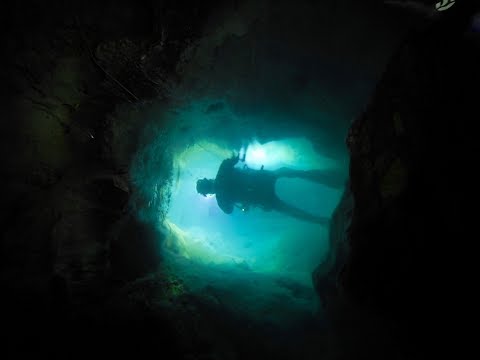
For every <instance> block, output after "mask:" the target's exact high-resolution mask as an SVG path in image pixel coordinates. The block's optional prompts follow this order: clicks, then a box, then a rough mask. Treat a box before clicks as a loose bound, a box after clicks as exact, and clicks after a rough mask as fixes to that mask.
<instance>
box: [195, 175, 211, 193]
mask: <svg viewBox="0 0 480 360" xmlns="http://www.w3.org/2000/svg"><path fill="white" fill-rule="evenodd" d="M214 184H215V180H213V179H207V178H203V179H200V180H197V192H198V193H199V194H202V195H203V196H207V194H215V186H214Z"/></svg>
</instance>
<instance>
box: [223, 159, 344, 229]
mask: <svg viewBox="0 0 480 360" xmlns="http://www.w3.org/2000/svg"><path fill="white" fill-rule="evenodd" d="M238 160H239V159H238V157H233V158H230V159H226V160H224V161H223V162H222V164H221V165H220V168H219V169H218V173H217V176H216V178H215V193H216V198H217V203H218V206H219V207H220V208H221V209H222V210H223V212H225V213H226V214H231V213H232V211H233V207H234V206H235V204H240V205H241V206H242V207H244V208H248V207H250V206H254V207H260V208H262V209H264V210H267V211H268V210H276V211H280V212H282V213H285V214H287V215H290V216H293V217H295V218H298V219H301V220H304V221H309V222H314V223H320V224H326V223H328V218H325V217H319V216H316V215H313V214H310V213H308V212H306V211H304V210H302V209H299V208H297V207H294V206H292V205H290V204H287V203H285V202H284V201H282V200H281V199H280V198H278V196H277V194H276V193H275V182H276V181H277V179H278V178H279V177H297V178H303V179H306V180H310V181H314V182H317V183H322V184H324V185H327V186H332V187H339V184H337V183H334V182H333V181H332V177H331V174H330V173H327V172H323V171H320V170H311V171H302V170H292V169H287V168H281V169H278V170H276V171H269V170H263V169H262V170H252V169H248V168H245V169H238V168H235V167H234V166H235V165H236V164H237V163H238ZM337 182H338V181H337Z"/></svg>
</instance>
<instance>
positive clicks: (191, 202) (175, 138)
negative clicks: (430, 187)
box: [131, 99, 348, 328]
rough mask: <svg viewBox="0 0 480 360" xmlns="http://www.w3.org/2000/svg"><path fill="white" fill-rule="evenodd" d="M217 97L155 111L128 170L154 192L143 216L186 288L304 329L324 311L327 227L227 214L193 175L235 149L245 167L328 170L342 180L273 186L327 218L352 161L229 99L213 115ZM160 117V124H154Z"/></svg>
mask: <svg viewBox="0 0 480 360" xmlns="http://www.w3.org/2000/svg"><path fill="white" fill-rule="evenodd" d="M212 103H213V104H214V105H215V104H219V103H220V102H218V101H217V100H215V101H212V100H210V99H208V100H204V101H198V102H195V103H190V104H188V105H187V106H183V107H178V108H175V109H161V110H158V111H157V112H155V116H152V119H153V120H151V123H152V124H153V125H152V124H151V126H147V127H146V130H145V139H146V140H145V141H144V144H143V146H141V147H140V149H139V151H138V153H137V155H136V156H135V157H134V161H133V165H132V166H131V169H132V174H131V176H132V178H133V179H134V182H135V181H136V184H137V187H138V188H139V189H141V190H142V191H141V192H142V193H144V194H145V196H146V197H147V199H146V200H147V201H146V202H145V203H146V206H144V207H140V208H139V209H138V216H139V217H143V218H148V219H150V220H152V221H154V222H155V224H156V227H157V229H158V234H159V235H158V242H159V250H158V251H159V252H161V256H162V258H163V261H162V265H161V267H162V269H163V270H161V271H168V272H169V273H170V274H171V276H172V277H174V278H175V279H177V280H178V281H179V282H180V283H181V284H182V286H184V287H185V289H188V292H189V293H192V294H197V295H200V296H203V295H205V293H208V294H210V295H211V294H214V295H213V296H214V297H215V299H217V301H219V302H221V303H222V304H224V306H225V307H226V308H227V309H229V310H231V311H234V312H235V311H240V313H242V316H244V317H246V318H249V319H252V321H255V322H259V323H261V324H267V323H268V324H272V323H274V324H276V325H277V326H279V327H280V328H282V327H289V326H292V325H293V324H297V325H298V323H299V322H302V321H304V319H305V318H306V317H311V316H314V315H315V313H316V312H317V311H318V308H319V304H318V298H317V297H316V296H315V293H314V289H313V286H312V278H311V277H312V272H313V270H314V269H315V268H316V267H317V266H318V264H319V263H321V262H322V261H323V260H324V259H326V257H327V255H328V251H329V250H330V249H329V237H328V233H329V228H328V223H324V224H316V223H312V222H309V221H305V220H302V219H297V218H294V217H290V216H288V215H286V214H283V213H280V212H278V211H275V210H270V211H266V210H263V209H261V208H258V207H252V208H249V209H247V210H245V209H244V208H242V207H237V208H235V209H234V211H233V213H231V214H226V213H224V212H223V211H222V210H221V208H220V207H219V205H218V203H217V199H216V196H215V195H207V196H202V195H201V194H199V193H197V190H196V186H195V185H196V181H197V180H199V179H203V178H215V176H216V174H217V171H218V168H219V166H220V164H221V163H222V161H223V160H224V159H226V158H229V157H231V156H232V154H238V155H240V156H241V157H243V160H244V161H239V163H238V164H237V165H235V167H236V168H239V170H240V171H244V170H245V168H248V169H253V170H261V169H263V171H275V170H277V169H279V168H289V169H293V170H321V171H325V172H329V173H332V174H335V175H334V176H335V181H336V183H335V186H332V185H331V184H322V183H318V182H311V181H308V180H305V179H301V178H279V179H277V181H276V183H275V193H276V194H277V196H278V197H279V198H280V199H282V200H283V201H285V202H287V203H290V204H292V205H294V206H296V207H299V208H301V209H302V210H304V211H307V212H309V213H312V214H315V215H316V216H319V217H323V218H327V219H329V218H330V217H331V215H332V213H333V211H334V209H335V207H336V206H337V205H338V203H339V201H340V198H341V196H342V193H343V190H344V185H345V182H346V178H347V175H346V174H347V170H348V169H347V167H346V163H345V162H342V161H339V160H338V158H337V159H336V158H334V157H332V156H330V154H329V153H328V149H325V145H324V146H322V143H321V142H320V141H318V138H315V137H312V136H311V134H309V133H308V132H307V131H304V132H303V136H302V131H298V129H296V128H295V127H293V126H292V130H291V131H290V132H291V134H292V135H291V136H289V129H288V128H284V129H282V134H281V135H279V134H278V122H277V116H276V114H270V115H269V116H265V117H264V118H263V119H262V121H261V123H259V120H258V118H257V117H249V116H244V115H238V114H235V113H234V112H233V111H232V110H231V109H230V107H229V106H228V103H226V102H225V103H226V104H224V105H222V106H218V105H215V106H217V108H218V109H216V110H215V111H214V112H212V111H209V109H211V108H212V105H211V104H212ZM222 104H223V103H222ZM279 116H280V115H279ZM159 119H161V120H159ZM157 122H161V127H155V123H157ZM219 124H221V125H219ZM259 124H260V125H259ZM155 129H160V130H158V131H157V130H155ZM276 130H277V133H276ZM269 132H271V133H272V134H273V135H272V136H269V135H268V134H269ZM259 134H262V135H263V136H262V135H259ZM312 139H314V140H312ZM315 140H316V141H315ZM156 201H157V205H156V206H155V205H154V203H155V202H156ZM239 309H241V310H239Z"/></svg>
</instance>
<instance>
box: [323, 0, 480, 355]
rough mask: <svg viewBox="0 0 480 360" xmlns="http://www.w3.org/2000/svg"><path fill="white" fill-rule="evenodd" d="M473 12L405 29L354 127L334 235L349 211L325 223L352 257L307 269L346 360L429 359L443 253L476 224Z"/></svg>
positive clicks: (445, 289)
mask: <svg viewBox="0 0 480 360" xmlns="http://www.w3.org/2000/svg"><path fill="white" fill-rule="evenodd" d="M472 13H473V12H472V8H471V7H470V8H469V6H468V5H467V4H465V7H461V6H458V7H457V8H455V9H453V8H452V12H450V13H448V14H446V15H445V17H441V18H440V19H437V20H434V21H433V22H432V23H431V24H428V25H427V26H425V27H424V28H423V29H420V30H418V31H415V32H413V33H412V34H411V36H409V37H408V38H407V40H406V41H405V42H404V44H403V45H402V46H401V48H400V49H399V51H398V52H397V53H396V54H395V55H394V56H393V57H392V59H391V61H390V63H389V65H388V67H387V69H386V71H385V73H384V74H383V77H382V79H381V81H380V82H379V83H378V85H377V87H376V90H375V92H374V94H373V96H372V98H371V101H370V103H369V105H368V106H367V107H366V109H365V111H364V112H363V113H362V114H361V115H360V116H359V117H358V118H357V119H356V120H355V121H354V123H353V124H352V127H351V129H350V133H349V136H348V138H347V144H348V146H349V149H350V155H351V163H350V190H351V193H352V197H353V203H354V206H353V212H352V215H351V225H350V227H349V228H348V232H345V231H342V232H341V233H340V234H337V233H336V225H335V224H337V223H338V221H339V219H338V216H340V217H343V216H345V215H344V214H340V215H339V214H338V212H337V215H336V217H334V218H333V227H332V235H333V238H334V239H333V240H332V241H333V243H341V241H342V239H343V238H344V237H347V240H346V241H347V242H348V255H347V257H346V258H342V259H341V260H343V261H344V262H345V263H344V264H340V265H341V268H340V266H337V267H333V268H332V272H333V273H327V274H326V275H325V276H320V275H321V268H319V269H317V273H316V274H314V275H316V276H314V280H315V281H316V287H317V292H318V293H319V294H320V295H321V296H322V297H323V298H324V299H328V297H329V296H335V297H336V298H335V299H336V300H335V301H334V302H333V304H331V306H330V308H329V309H328V307H327V312H329V316H330V320H331V321H332V324H333V326H332V328H333V329H334V331H336V332H337V334H339V335H338V338H341V339H342V341H341V344H342V345H339V348H341V349H342V350H339V351H340V353H343V354H344V355H343V356H344V357H346V358H350V357H353V358H363V356H367V354H368V357H369V358H377V357H378V358H387V357H388V358H395V356H397V357H399V358H404V357H405V358H415V359H417V358H428V357H429V356H428V352H429V351H430V345H433V343H431V342H430V339H432V338H433V339H437V340H438V338H437V336H438V335H440V334H439V331H438V328H437V324H438V323H439V322H443V321H444V319H445V318H444V316H445V317H446V318H448V316H447V315H444V314H442V313H443V311H445V310H443V309H442V308H441V306H439V304H442V305H446V304H445V299H446V298H447V297H448V293H450V292H451V291H452V287H454V284H453V283H452V282H450V281H447V280H446V279H449V278H450V277H449V275H448V274H449V273H450V271H454V270H453V269H451V266H450V258H451V257H452V256H453V255H452V254H451V253H449V252H450V249H451V247H452V244H453V243H455V244H459V245H455V246H460V247H462V246H463V245H460V244H461V243H464V242H465V241H467V240H466V239H468V235H467V234H468V231H469V229H470V228H471V227H472V223H471V221H475V220H474V219H473V216H472V214H471V213H470V212H469V210H468V209H469V207H470V204H469V200H468V199H469V198H470V196H471V193H472V192H473V191H474V190H475V189H476V185H475V184H473V183H472V180H471V174H472V172H473V170H470V169H472V167H474V166H475V165H474V164H475V163H476V161H475V157H476V156H475V151H474V149H473V146H474V144H475V142H476V140H475V136H476V132H475V131H474V130H473V128H474V124H473V122H472V115H473V116H475V115H474V114H476V112H478V111H477V110H478V109H477V106H478V105H477V104H478V99H479V93H478V84H479V81H480V68H479V67H478V64H479V63H480V46H479V45H480V43H479V38H478V33H474V32H472V31H471V30H469V24H470V22H469V21H470V16H469V15H471V14H472ZM339 209H342V206H340V207H339ZM345 221H347V220H344V222H345ZM333 250H334V251H335V250H336V251H337V254H336V255H337V256H340V254H341V253H342V247H340V248H338V247H333ZM334 280H336V282H334ZM446 281H447V282H448V285H447V283H446ZM448 298H449V297H448ZM330 303H331V302H330ZM330 303H328V304H330ZM446 306H447V305H446ZM444 330H445V331H448V330H447V329H444ZM434 341H435V340H434ZM345 349H348V350H345Z"/></svg>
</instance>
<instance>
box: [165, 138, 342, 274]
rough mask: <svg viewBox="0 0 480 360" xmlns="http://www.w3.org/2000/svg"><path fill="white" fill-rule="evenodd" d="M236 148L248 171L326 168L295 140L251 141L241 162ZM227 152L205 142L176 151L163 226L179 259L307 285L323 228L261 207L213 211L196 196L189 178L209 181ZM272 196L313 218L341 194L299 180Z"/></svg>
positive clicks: (322, 247) (208, 200)
mask: <svg viewBox="0 0 480 360" xmlns="http://www.w3.org/2000/svg"><path fill="white" fill-rule="evenodd" d="M242 151H246V159H245V163H246V164H247V166H249V167H251V168H255V169H259V168H260V167H261V166H262V165H263V166H264V167H265V169H270V170H274V169H276V168H279V167H282V166H287V167H290V168H296V169H326V168H328V167H331V166H332V165H333V163H332V161H331V160H329V159H328V158H325V157H322V156H321V155H320V154H318V153H317V152H315V151H314V150H313V147H312V145H311V143H310V142H308V141H307V140H306V139H301V138H300V139H299V138H296V139H284V140H279V141H271V142H268V143H265V144H260V143H258V142H256V141H252V142H251V143H250V144H249V145H248V147H247V148H246V149H240V151H239V154H240V157H242V155H241V154H242ZM228 154H231V151H230V150H229V149H222V148H220V147H218V146H216V145H215V144H210V143H202V144H200V145H198V146H194V147H191V148H189V149H188V150H187V151H185V152H183V153H180V154H177V158H176V161H175V163H176V167H177V170H178V171H179V172H180V173H179V174H180V175H179V179H178V182H177V185H176V187H175V188H174V189H172V199H171V204H170V209H169V212H168V215H167V221H168V222H169V224H170V225H169V227H170V229H173V230H171V231H173V232H177V233H178V234H177V236H178V237H181V241H182V244H181V245H182V249H183V250H182V254H183V255H184V256H186V257H189V258H190V259H193V260H197V261H199V262H203V263H207V264H210V263H233V264H239V263H241V264H246V265H247V266H249V267H250V268H251V269H253V270H257V271H267V272H272V271H273V272H289V273H296V274H301V275H300V276H303V277H304V278H305V279H307V281H309V279H310V272H311V271H312V270H313V268H314V267H315V266H316V265H317V264H318V262H319V260H321V259H322V257H323V256H324V254H325V252H326V251H327V246H328V245H327V243H328V242H327V229H326V227H325V226H322V225H317V224H311V223H306V222H302V221H299V220H296V219H293V218H290V217H286V216H285V215H282V214H279V213H276V212H274V211H271V212H265V211H262V210H260V209H249V210H248V211H245V209H236V210H235V211H234V213H233V214H231V215H227V214H224V213H223V212H222V211H221V210H220V208H219V207H218V205H217V202H216V198H215V196H209V197H204V196H202V195H200V194H197V193H196V189H195V183H196V181H197V180H198V179H201V178H204V177H207V178H215V176H216V172H217V170H218V167H219V165H220V164H221V162H222V160H224V159H225V158H226V157H228V156H229V155H228ZM238 166H243V164H242V163H241V162H240V163H239V165H238ZM276 191H277V194H278V196H279V197H280V198H282V199H283V200H285V201H287V202H292V203H293V204H295V205H299V206H303V207H304V209H305V210H308V211H312V212H313V213H315V214H318V215H319V216H330V215H331V213H332V211H333V209H334V207H335V206H336V204H337V203H338V200H339V198H340V195H341V190H340V189H337V190H333V189H331V188H327V187H325V186H322V185H318V184H313V183H309V182H306V181H304V180H298V179H279V180H278V181H277V186H276ZM173 235H174V236H175V234H173ZM177 248H178V246H177Z"/></svg>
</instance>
